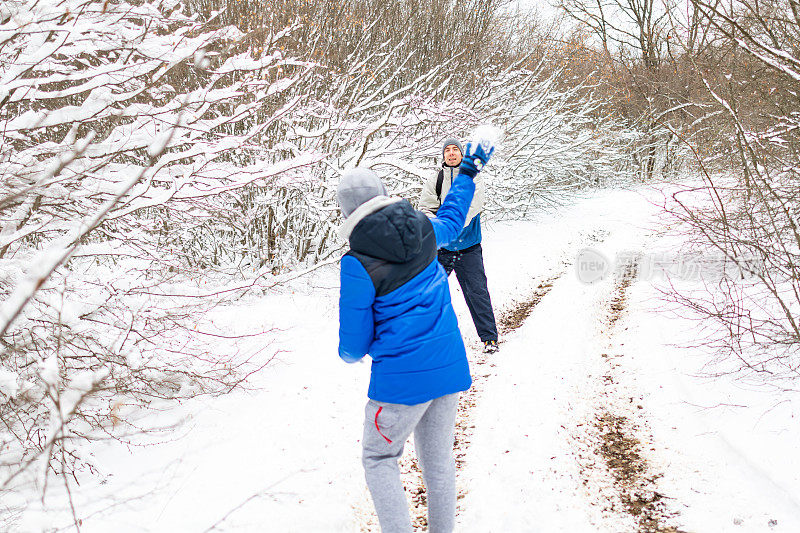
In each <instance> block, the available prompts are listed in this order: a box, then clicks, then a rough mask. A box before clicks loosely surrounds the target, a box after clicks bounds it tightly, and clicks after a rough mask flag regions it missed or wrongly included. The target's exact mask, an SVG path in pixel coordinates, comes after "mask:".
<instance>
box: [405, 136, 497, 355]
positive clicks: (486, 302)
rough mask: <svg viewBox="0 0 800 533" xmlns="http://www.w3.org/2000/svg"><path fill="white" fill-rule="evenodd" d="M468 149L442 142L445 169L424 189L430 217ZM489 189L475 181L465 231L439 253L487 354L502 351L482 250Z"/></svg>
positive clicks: (421, 200)
mask: <svg viewBox="0 0 800 533" xmlns="http://www.w3.org/2000/svg"><path fill="white" fill-rule="evenodd" d="M463 151H464V148H463V147H462V146H461V142H460V141H459V140H458V139H455V138H450V139H445V141H444V143H442V156H443V158H444V161H443V162H442V168H441V169H440V170H439V173H438V174H436V175H435V176H434V175H433V174H432V175H431V176H430V177H429V178H428V179H427V180H425V183H424V184H423V186H422V193H421V195H420V198H419V209H420V211H422V212H423V213H425V214H426V215H428V216H434V215H436V212H437V211H438V209H439V206H441V205H442V199H443V198H446V197H447V193H448V191H449V190H450V186H451V185H452V183H453V179H454V178H455V176H456V174H457V173H458V168H459V165H460V164H461V158H462V154H463ZM485 191H486V186H485V184H484V183H483V179H481V176H478V177H477V178H475V195H474V196H473V197H472V203H471V204H470V206H469V211H468V212H467V218H466V220H465V224H464V229H463V230H462V231H461V233H460V234H459V235H458V237H456V238H455V239H453V240H452V241H451V242H449V243H447V244H446V245H445V246H443V247H442V248H441V249H440V250H439V262H440V263H441V264H442V266H443V267H444V271H445V272H446V273H447V274H448V275H449V274H450V272H452V271H453V270H455V272H456V278H458V284H459V285H461V290H462V291H463V292H464V300H465V301H466V302H467V308H468V309H469V313H470V315H471V316H472V322H473V323H474V324H475V330H476V331H477V332H478V336H479V337H480V339H481V342H483V351H484V352H485V353H494V352H496V351H497V349H498V344H497V324H496V323H495V319H494V311H493V310H492V299H491V296H489V286H488V283H487V280H486V270H485V269H484V267H483V249H482V248H481V212H482V211H483V203H484V198H485V196H486V192H485Z"/></svg>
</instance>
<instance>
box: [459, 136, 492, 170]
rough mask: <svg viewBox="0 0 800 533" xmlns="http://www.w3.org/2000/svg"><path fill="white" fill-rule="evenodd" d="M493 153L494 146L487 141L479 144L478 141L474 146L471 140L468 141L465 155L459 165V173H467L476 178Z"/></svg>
mask: <svg viewBox="0 0 800 533" xmlns="http://www.w3.org/2000/svg"><path fill="white" fill-rule="evenodd" d="M487 150H488V152H487ZM493 153H494V146H492V145H491V144H490V143H489V142H487V141H484V142H481V143H479V144H478V143H476V144H475V146H474V148H473V145H472V143H471V142H469V143H467V148H466V150H465V153H464V157H463V158H462V159H461V165H460V166H459V167H458V173H459V174H465V175H467V176H469V177H470V178H473V179H474V178H475V176H477V175H478V172H480V171H481V169H482V168H483V167H484V165H486V163H488V162H489V158H490V157H492V154H493Z"/></svg>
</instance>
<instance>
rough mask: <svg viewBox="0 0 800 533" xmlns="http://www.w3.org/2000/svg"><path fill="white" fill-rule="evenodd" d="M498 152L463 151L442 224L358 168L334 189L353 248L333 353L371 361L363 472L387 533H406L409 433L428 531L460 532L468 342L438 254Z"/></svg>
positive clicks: (345, 263)
mask: <svg viewBox="0 0 800 533" xmlns="http://www.w3.org/2000/svg"><path fill="white" fill-rule="evenodd" d="M493 151H494V148H493V147H492V146H491V145H490V143H488V142H483V143H481V144H478V145H477V146H475V147H473V146H472V145H471V144H468V145H467V149H466V153H465V154H464V158H463V161H462V163H461V165H460V171H459V174H458V176H457V177H456V179H455V180H454V181H453V185H452V187H451V189H450V193H449V194H448V195H447V198H446V199H445V201H444V203H443V204H442V206H441V207H440V208H439V210H438V213H437V216H436V217H434V218H428V217H427V216H426V215H425V214H423V213H422V212H420V211H416V210H414V208H412V207H411V204H410V203H409V202H408V201H407V200H401V199H399V198H390V197H389V196H388V195H387V192H386V188H385V187H384V185H383V183H381V181H380V179H379V178H378V176H377V175H375V173H374V172H372V171H371V170H367V169H355V170H351V171H348V172H346V173H345V174H344V175H343V176H342V179H341V182H340V183H339V189H338V193H337V194H338V199H339V205H340V207H341V209H342V214H343V215H344V216H345V222H344V224H343V226H342V229H341V234H342V236H343V237H345V238H347V239H349V242H350V251H348V253H347V254H345V256H344V257H342V262H341V292H340V298H339V356H340V357H341V358H342V359H344V360H345V361H347V362H356V361H359V360H361V359H362V358H363V357H364V356H365V355H366V354H369V355H370V357H371V358H372V373H371V377H370V383H369V390H368V393H367V396H368V397H369V401H368V402H367V406H366V409H365V416H366V418H365V423H364V437H363V440H362V446H363V456H362V460H363V464H364V472H365V477H366V481H367V486H368V487H369V490H370V494H371V495H372V500H373V502H374V504H375V510H376V511H377V514H378V519H379V521H380V524H381V529H382V530H383V531H384V532H403V533H406V532H411V531H412V527H411V520H410V518H409V515H408V508H407V504H406V497H405V492H404V490H403V486H402V483H401V481H400V471H399V469H398V466H397V460H398V458H399V457H400V456H401V455H402V453H403V447H404V445H405V442H406V440H408V437H409V436H410V435H411V433H412V432H413V433H414V442H415V444H416V449H417V454H418V457H419V460H420V463H421V465H422V474H423V478H424V480H425V486H426V487H427V500H428V528H429V529H428V530H429V531H431V532H450V531H452V530H453V527H454V523H455V507H456V490H455V461H454V459H453V440H454V433H455V417H456V408H457V405H458V393H459V392H460V391H464V390H467V389H469V387H470V385H471V384H472V379H471V377H470V373H469V364H468V362H467V357H466V350H465V348H464V342H463V340H462V338H461V332H460V331H459V329H458V322H457V320H456V315H455V312H454V311H453V307H452V305H451V303H450V290H449V287H448V284H447V275H446V274H445V271H444V268H442V265H441V264H440V263H439V261H438V260H437V250H438V248H439V247H440V246H442V245H443V244H445V243H448V242H450V241H452V240H453V239H454V238H456V237H457V236H458V234H459V233H461V230H462V228H463V226H464V220H465V218H466V215H467V210H468V209H469V205H470V202H471V201H472V195H473V193H474V192H475V184H474V182H473V180H474V178H475V176H477V174H478V172H479V171H480V169H481V168H482V167H483V165H484V164H485V163H486V162H487V161H488V160H489V157H490V156H491V154H492V152H493Z"/></svg>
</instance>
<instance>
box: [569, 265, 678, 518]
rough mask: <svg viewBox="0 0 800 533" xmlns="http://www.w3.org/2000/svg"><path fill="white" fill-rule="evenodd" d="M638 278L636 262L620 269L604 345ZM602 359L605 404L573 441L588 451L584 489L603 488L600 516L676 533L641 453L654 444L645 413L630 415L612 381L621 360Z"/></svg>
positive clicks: (582, 458)
mask: <svg viewBox="0 0 800 533" xmlns="http://www.w3.org/2000/svg"><path fill="white" fill-rule="evenodd" d="M637 275H638V262H637V260H635V259H634V260H631V261H629V262H628V263H627V264H626V265H625V266H624V268H623V269H622V276H621V277H620V278H619V279H618V280H617V282H616V284H615V287H614V292H613V296H612V298H611V301H610V303H609V315H608V318H607V320H606V328H605V332H606V335H607V337H608V339H609V340H611V338H612V337H613V334H614V329H615V326H616V325H617V322H618V321H619V319H620V318H621V317H622V316H623V315H624V313H625V311H626V310H627V297H628V290H629V288H630V286H631V284H632V283H633V282H634V280H635V279H636V277H637ZM601 356H602V357H603V358H604V360H605V362H606V363H607V364H608V368H607V370H606V372H605V373H604V374H603V376H602V378H601V379H602V387H601V389H602V391H603V393H604V394H603V397H604V398H605V400H604V401H602V402H600V403H599V404H598V405H597V406H596V407H595V412H594V420H592V421H590V423H587V424H582V425H581V427H582V428H584V431H585V433H584V434H582V435H579V436H578V437H577V440H578V441H581V442H582V444H583V446H580V447H579V448H583V450H584V452H586V450H588V453H589V454H590V455H591V456H587V455H586V454H585V453H584V454H581V450H580V449H578V450H577V455H578V458H579V462H580V464H581V472H582V474H583V476H584V485H587V486H588V482H589V480H590V479H595V480H596V479H598V477H599V478H600V484H601V485H605V486H603V487H602V489H606V490H600V491H597V493H596V494H594V496H595V498H597V499H599V500H600V501H601V504H602V505H603V510H604V511H605V512H607V513H619V512H623V513H627V514H628V515H630V516H631V517H632V518H633V520H634V522H635V523H636V527H637V532H642V533H681V532H680V530H679V529H677V528H676V527H674V526H670V525H668V524H667V522H668V521H670V520H671V519H673V518H674V517H675V516H677V513H676V512H672V511H670V510H669V509H668V508H667V505H666V502H665V499H666V498H667V496H665V495H664V494H661V493H660V492H658V490H657V480H658V478H660V477H662V474H660V473H658V472H655V471H654V469H653V467H652V466H651V465H650V463H649V462H648V460H647V457H646V454H645V451H644V449H645V446H646V444H645V443H646V442H652V440H653V439H652V435H650V434H649V431H648V430H647V428H646V419H645V417H644V413H643V412H640V411H638V412H637V410H641V409H643V407H642V406H641V405H636V409H635V410H633V411H632V404H633V402H634V396H630V394H631V393H632V391H630V390H626V389H624V388H623V387H620V386H619V382H618V377H617V376H616V375H615V369H616V368H618V367H619V366H620V365H619V364H618V363H615V362H614V361H613V359H615V358H617V357H622V355H609V354H608V353H603V354H601ZM640 399H641V397H640ZM626 404H627V405H626ZM626 411H627V414H626ZM644 433H647V434H646V435H644ZM643 440H644V442H643ZM576 444H577V443H576ZM651 449H652V448H651ZM598 459H599V460H598ZM598 470H599V471H598ZM608 489H610V490H608Z"/></svg>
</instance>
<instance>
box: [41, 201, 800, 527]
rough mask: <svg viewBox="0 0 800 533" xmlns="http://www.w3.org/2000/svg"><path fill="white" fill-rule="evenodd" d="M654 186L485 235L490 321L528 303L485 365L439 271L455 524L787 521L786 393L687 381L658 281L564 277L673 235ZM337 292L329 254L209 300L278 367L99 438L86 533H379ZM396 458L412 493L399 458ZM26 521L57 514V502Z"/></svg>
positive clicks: (457, 297) (409, 464) (408, 461)
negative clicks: (133, 438) (151, 438)
mask: <svg viewBox="0 0 800 533" xmlns="http://www.w3.org/2000/svg"><path fill="white" fill-rule="evenodd" d="M649 194H650V193H646V192H645V193H644V194H643V193H636V192H625V191H611V192H604V193H599V194H597V195H596V196H595V197H593V198H587V199H583V200H580V201H577V202H576V203H575V204H574V205H571V206H567V207H565V208H563V209H561V210H559V212H558V213H556V214H548V215H542V216H541V217H540V219H539V220H536V221H533V222H524V223H502V224H501V223H497V224H493V225H490V226H488V227H487V228H485V235H484V257H485V261H486V268H487V273H488V276H489V282H490V289H491V292H492V298H493V303H494V306H495V308H496V309H498V310H501V312H499V313H498V315H501V316H505V317H506V318H507V319H508V321H509V322H507V324H511V323H512V322H514V320H512V318H513V316H512V315H514V314H515V313H516V314H520V313H521V314H522V315H524V314H525V313H526V312H530V315H529V316H528V317H527V318H526V319H525V320H524V322H522V323H521V325H519V327H518V328H516V329H514V328H513V327H512V325H507V326H506V327H507V328H508V332H507V333H506V334H505V336H504V341H505V342H504V343H503V344H502V348H501V350H500V352H498V353H497V354H495V355H493V356H491V358H488V359H486V360H485V361H483V362H482V361H481V356H480V355H479V354H478V339H477V337H476V335H475V331H474V328H473V327H472V325H471V321H470V318H469V315H468V312H467V310H466V305H465V304H464V301H463V296H462V295H461V293H460V289H459V287H458V284H457V283H456V281H455V280H454V279H451V291H452V293H453V301H454V305H455V306H456V311H457V313H458V315H459V321H460V324H461V325H462V332H463V333H464V334H465V338H466V340H467V343H468V347H469V349H470V350H469V351H470V352H471V357H472V371H473V375H474V376H475V386H474V390H473V391H471V392H470V393H469V394H466V395H464V397H463V402H462V416H460V420H459V430H458V431H459V433H458V441H459V442H458V445H457V455H458V457H459V464H460V469H459V478H458V487H459V492H460V499H459V516H458V529H459V530H460V531H465V532H488V531H497V532H501V531H502V532H516V531H526V532H527V531H544V532H549V531H565V532H580V531H608V532H611V531H614V532H618V531H656V530H661V531H670V529H669V528H670V527H675V528H677V529H678V530H680V531H698V532H705V531H708V532H718V531H736V532H745V531H746V532H750V531H753V532H760V531H770V532H772V531H785V532H790V531H791V532H793V531H800V504H799V503H798V500H799V499H800V498H798V494H799V493H800V459H798V457H800V454H798V453H797V451H798V449H797V444H796V443H797V442H800V431H799V430H798V428H797V424H796V420H797V418H796V417H798V416H800V409H798V401H797V399H796V398H794V397H793V396H789V395H786V394H784V395H782V396H777V395H776V394H773V393H768V392H765V391H763V390H761V389H756V388H752V387H751V388H748V389H746V390H745V389H744V386H743V385H742V384H741V383H734V382H731V381H725V380H720V381H715V382H708V381H703V380H701V379H699V378H696V377H693V376H694V374H696V373H697V372H698V370H699V368H700V367H701V366H702V365H703V363H704V359H703V358H702V354H699V353H688V352H687V351H686V350H685V349H683V350H682V349H679V348H676V347H674V346H671V343H673V342H677V341H678V339H679V338H681V336H682V335H683V336H684V338H686V337H685V336H686V335H691V333H690V332H687V330H685V327H684V326H685V324H684V323H682V322H681V321H680V320H676V319H669V318H667V317H666V316H664V314H663V313H660V312H659V310H658V303H657V301H656V300H654V298H655V295H656V292H655V288H654V287H653V284H652V283H650V282H648V281H646V280H633V279H631V280H629V282H630V283H628V284H623V283H622V281H621V279H619V276H617V277H610V278H608V279H605V280H603V281H600V282H598V283H595V284H591V285H587V284H583V283H581V282H580V281H579V279H578V277H577V275H576V273H575V270H574V267H573V263H574V261H575V258H576V255H577V253H578V251H579V250H580V249H581V248H583V247H585V246H591V247H592V248H594V249H595V250H597V251H599V252H602V253H603V254H605V255H606V257H609V258H613V257H614V256H615V255H616V254H618V253H623V254H626V253H627V252H637V253H641V252H647V251H651V250H655V249H658V248H659V247H666V248H669V247H670V246H672V245H673V244H674V243H672V242H671V241H669V240H665V237H663V236H662V235H660V233H659V232H658V231H656V230H658V229H660V227H661V225H662V222H661V221H660V220H659V217H658V211H657V209H656V208H655V207H654V206H652V205H651V204H649V203H648V195H649ZM337 285H338V277H337V270H336V268H325V269H320V270H319V271H317V272H315V273H314V274H312V275H310V276H307V277H305V278H303V279H301V280H298V281H297V282H296V283H294V284H293V285H292V286H290V287H286V288H285V289H282V290H281V291H279V292H275V293H270V294H269V295H267V296H264V297H261V298H251V299H250V300H249V301H247V302H242V303H241V304H240V305H237V306H236V307H235V308H229V309H225V310H220V311H219V316H218V317H216V320H218V321H219V323H220V324H228V325H229V327H230V329H231V331H237V332H238V331H247V330H248V329H249V328H253V327H256V326H258V327H260V326H263V325H264V324H265V323H267V324H274V326H275V327H277V328H279V329H280V330H281V331H280V332H279V333H278V334H277V335H276V340H275V345H274V348H275V349H276V350H279V353H278V354H277V356H276V358H275V361H274V362H273V364H272V365H271V366H270V367H269V369H268V370H267V371H265V372H263V373H262V374H260V375H259V376H257V377H256V378H255V379H254V382H253V385H254V386H255V387H257V389H256V390H253V391H250V392H239V393H235V394H232V395H230V396H228V397H225V398H220V399H205V400H198V401H196V402H191V403H188V404H186V405H184V406H183V407H182V408H181V409H180V410H179V412H178V413H172V414H171V415H166V414H165V415H164V416H165V417H170V418H175V417H176V416H177V415H181V414H182V415H187V416H189V419H188V421H187V423H186V424H185V426H184V428H183V433H184V434H185V436H183V437H182V438H179V439H177V440H170V441H169V442H165V443H162V444H157V445H148V446H143V447H128V446H123V445H120V444H117V443H113V442H111V443H107V444H104V445H98V446H97V447H96V449H95V451H94V453H95V457H96V458H97V461H98V464H101V465H103V467H104V471H103V472H102V474H103V475H102V476H101V479H100V481H101V482H100V483H94V484H90V483H85V484H84V485H83V486H82V488H81V489H82V490H81V491H80V495H79V501H78V506H79V507H80V508H82V509H85V510H87V511H91V510H97V511H98V514H97V515H96V516H94V517H92V518H91V519H88V520H86V521H85V523H84V527H83V528H82V531H111V530H113V531H170V532H173V531H207V530H214V531H275V532H290V531H298V532H301V531H302V532H308V531H320V532H329V531H342V532H356V531H377V529H376V527H375V523H376V521H375V518H374V514H373V511H372V505H371V502H370V500H369V496H368V494H367V491H366V487H365V484H364V482H363V475H362V469H361V464H360V443H359V440H360V437H361V424H362V416H363V415H362V413H363V405H364V402H365V401H366V397H365V392H366V386H367V382H368V377H369V376H368V374H369V366H368V364H357V365H345V364H344V363H342V362H341V361H339V360H338V358H337V357H336V355H335V346H336V332H337V308H336V301H337V296H338V286H337ZM526 302H533V303H534V305H529V306H527V309H525V307H526V305H525V304H526ZM512 311H513V312H512ZM517 322H519V321H517ZM516 325H517V324H513V326H516ZM689 338H690V337H689ZM211 348H213V347H211ZM717 404H725V405H744V406H745V407H742V408H734V407H730V406H729V407H725V406H723V407H721V408H716V409H715V408H711V407H712V406H714V405H717ZM775 404H777V405H775ZM698 406H699V407H698ZM792 417H795V418H792ZM412 448H413V445H409V447H408V450H409V452H410V451H411V450H412ZM603 450H605V452H606V453H603ZM615 454H621V455H624V456H625V457H626V458H627V460H628V463H627V465H628V467H627V468H628V470H626V468H625V467H619V465H618V464H617V463H615V462H614V461H615V458H617V455H615ZM403 465H404V469H405V470H406V471H407V472H408V474H407V476H406V478H407V482H408V484H409V488H410V489H411V490H410V497H412V499H414V500H416V501H422V500H423V499H424V498H422V496H423V495H421V494H417V492H419V491H418V489H419V488H420V487H421V484H420V481H419V475H418V474H417V473H416V472H415V470H414V459H413V455H412V454H411V453H408V452H407V456H406V457H405V458H404V463H403ZM626 491H627V492H626ZM107 505H115V507H114V508H113V510H112V511H110V512H105V513H102V512H99V511H100V510H101V509H102V508H104V507H105V506H107ZM637 506H638V507H639V508H640V509H642V510H643V513H642V514H643V515H645V516H646V515H647V514H648V513H650V514H651V515H652V516H653V517H654V518H655V520H656V521H655V522H654V523H650V522H646V521H642V517H641V516H639V517H637V516H634V514H632V509H635V508H636V507H637ZM420 509H424V508H422V507H420ZM420 514H421V513H420ZM423 522H424V520H423V519H422V517H421V516H420V519H419V520H418V523H423ZM27 523H28V524H29V525H30V526H31V527H30V528H29V530H38V529H40V526H42V525H58V524H64V523H68V518H67V517H66V515H64V514H62V515H60V516H59V515H56V514H55V513H53V508H52V507H50V508H49V512H48V513H47V514H46V515H45V516H42V515H39V516H36V515H35V513H31V514H30V516H28V517H27ZM648 524H649V525H648ZM650 526H652V528H651V529H648V527H650Z"/></svg>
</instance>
